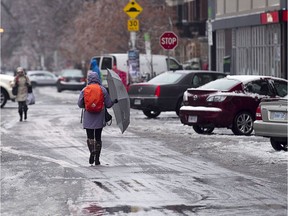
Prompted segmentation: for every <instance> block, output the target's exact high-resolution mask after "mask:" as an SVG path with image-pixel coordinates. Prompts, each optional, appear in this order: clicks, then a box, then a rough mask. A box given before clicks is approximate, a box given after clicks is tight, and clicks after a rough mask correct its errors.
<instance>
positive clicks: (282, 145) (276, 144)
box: [270, 137, 287, 151]
mask: <svg viewBox="0 0 288 216" xmlns="http://www.w3.org/2000/svg"><path fill="white" fill-rule="evenodd" d="M270 143H271V146H272V148H273V149H274V150H276V151H281V150H283V151H287V142H284V141H283V142H281V141H276V140H275V139H273V138H272V137H271V138H270Z"/></svg>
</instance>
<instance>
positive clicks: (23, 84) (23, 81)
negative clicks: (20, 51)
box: [14, 67, 32, 122]
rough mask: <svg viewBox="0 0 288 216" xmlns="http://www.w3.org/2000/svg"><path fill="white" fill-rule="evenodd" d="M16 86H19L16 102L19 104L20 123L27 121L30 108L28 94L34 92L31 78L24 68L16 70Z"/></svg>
mask: <svg viewBox="0 0 288 216" xmlns="http://www.w3.org/2000/svg"><path fill="white" fill-rule="evenodd" d="M14 86H17V94H16V101H17V102H18V113H19V116H20V120H19V121H20V122H22V121H23V114H24V120H26V119H27V111H28V106H27V103H26V99H27V96H28V92H29V91H32V86H31V82H30V80H29V78H28V77H27V76H26V74H25V71H24V69H23V68H22V67H18V68H17V69H16V76H15V78H14Z"/></svg>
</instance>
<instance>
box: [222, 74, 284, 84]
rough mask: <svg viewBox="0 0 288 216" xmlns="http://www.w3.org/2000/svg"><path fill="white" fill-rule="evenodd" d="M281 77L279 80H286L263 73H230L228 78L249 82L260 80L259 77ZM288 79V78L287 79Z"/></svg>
mask: <svg viewBox="0 0 288 216" xmlns="http://www.w3.org/2000/svg"><path fill="white" fill-rule="evenodd" d="M261 78H262V79H265V78H266V79H279V80H285V79H282V78H279V77H272V76H262V75H228V76H227V77H226V79H234V80H238V81H240V82H242V83H247V82H251V81H253V80H258V79H261ZM286 81H287V80H286Z"/></svg>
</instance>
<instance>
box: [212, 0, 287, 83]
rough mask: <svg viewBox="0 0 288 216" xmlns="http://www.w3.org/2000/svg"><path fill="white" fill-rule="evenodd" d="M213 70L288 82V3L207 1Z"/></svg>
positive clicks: (270, 0) (236, 0)
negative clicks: (210, 27) (211, 39)
mask: <svg viewBox="0 0 288 216" xmlns="http://www.w3.org/2000/svg"><path fill="white" fill-rule="evenodd" d="M208 17H209V20H210V21H211V24H212V36H213V45H212V46H211V52H210V57H211V68H212V69H214V70H219V71H226V72H228V73H230V74H255V75H256V74H257V75H271V76H276V77H281V78H285V79H287V70H288V68H287V62H288V61H287V46H288V45H287V24H288V23H287V20H288V13H287V0H208Z"/></svg>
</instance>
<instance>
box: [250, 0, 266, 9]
mask: <svg viewBox="0 0 288 216" xmlns="http://www.w3.org/2000/svg"><path fill="white" fill-rule="evenodd" d="M252 3H253V4H252V7H253V9H257V8H265V7H266V0H253V1H252Z"/></svg>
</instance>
